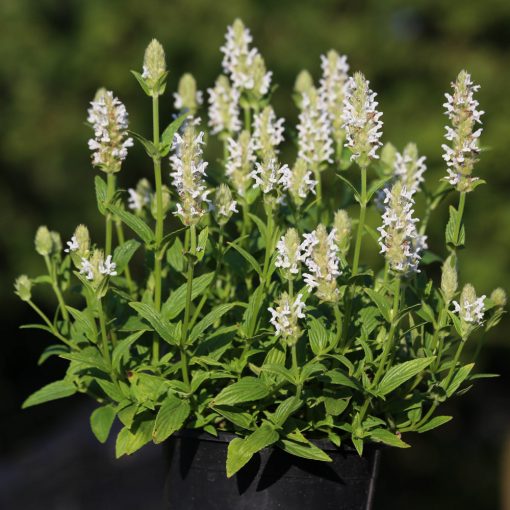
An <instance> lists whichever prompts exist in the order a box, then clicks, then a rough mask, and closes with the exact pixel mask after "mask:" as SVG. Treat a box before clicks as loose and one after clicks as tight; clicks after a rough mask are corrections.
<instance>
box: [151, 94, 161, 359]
mask: <svg viewBox="0 0 510 510" xmlns="http://www.w3.org/2000/svg"><path fill="white" fill-rule="evenodd" d="M152 135H153V143H154V145H155V146H156V147H158V146H159V142H160V139H159V138H160V137H159V97H158V96H157V95H155V96H152ZM153 162H154V182H155V186H156V227H155V230H154V238H155V244H156V246H155V248H154V307H155V309H156V310H157V311H158V312H159V311H160V309H161V287H162V279H161V260H162V258H163V254H162V253H161V250H162V247H161V243H162V241H163V220H164V215H163V183H162V177H161V158H160V157H159V156H155V157H154V158H153ZM152 361H153V363H154V364H156V363H158V362H159V337H158V335H157V334H156V333H154V337H153V340H152Z"/></svg>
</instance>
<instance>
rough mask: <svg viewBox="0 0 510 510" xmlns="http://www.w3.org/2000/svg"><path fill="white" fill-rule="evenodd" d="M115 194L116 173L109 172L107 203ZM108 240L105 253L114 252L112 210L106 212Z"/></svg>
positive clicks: (109, 202) (108, 203)
mask: <svg viewBox="0 0 510 510" xmlns="http://www.w3.org/2000/svg"><path fill="white" fill-rule="evenodd" d="M114 195H115V174H114V173H111V172H109V173H108V174H107V176H106V204H107V205H110V204H111V202H112V199H113V197H114ZM105 221H106V229H105V230H106V240H105V243H104V250H105V254H106V255H107V256H108V255H111V254H112V238H113V230H112V224H113V215H112V213H111V212H110V211H107V212H106V219H105Z"/></svg>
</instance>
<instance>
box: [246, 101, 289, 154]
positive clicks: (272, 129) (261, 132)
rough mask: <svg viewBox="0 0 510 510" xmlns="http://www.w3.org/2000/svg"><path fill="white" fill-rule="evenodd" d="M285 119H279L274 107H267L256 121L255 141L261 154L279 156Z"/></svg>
mask: <svg viewBox="0 0 510 510" xmlns="http://www.w3.org/2000/svg"><path fill="white" fill-rule="evenodd" d="M284 122H285V120H284V119H278V118H277V117H276V114H275V112H274V110H273V107H272V106H266V107H265V108H264V109H263V110H262V111H261V112H260V113H259V114H258V115H256V116H255V119H254V130H253V141H254V145H255V150H257V151H259V152H260V153H261V154H273V153H274V154H278V145H280V144H281V143H282V142H283V131H284V128H283V123H284Z"/></svg>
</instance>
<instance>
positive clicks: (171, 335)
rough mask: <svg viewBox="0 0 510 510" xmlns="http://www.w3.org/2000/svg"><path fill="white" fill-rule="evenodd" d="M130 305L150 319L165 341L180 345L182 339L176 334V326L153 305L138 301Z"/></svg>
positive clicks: (147, 319) (150, 322)
mask: <svg viewBox="0 0 510 510" xmlns="http://www.w3.org/2000/svg"><path fill="white" fill-rule="evenodd" d="M129 306H130V307H131V308H133V309H134V310H136V311H137V312H138V313H139V314H140V315H141V316H142V317H143V318H144V319H145V320H146V321H148V322H149V324H150V325H151V326H152V327H153V328H154V329H155V330H156V332H157V333H158V335H159V336H160V337H161V338H162V339H163V340H165V342H168V343H169V344H170V345H179V341H180V339H179V338H178V337H177V336H176V334H175V326H173V325H172V324H170V322H168V321H166V320H165V319H163V317H162V315H161V314H160V313H159V312H157V311H156V310H155V309H154V307H153V306H151V305H149V304H147V303H138V302H131V303H129Z"/></svg>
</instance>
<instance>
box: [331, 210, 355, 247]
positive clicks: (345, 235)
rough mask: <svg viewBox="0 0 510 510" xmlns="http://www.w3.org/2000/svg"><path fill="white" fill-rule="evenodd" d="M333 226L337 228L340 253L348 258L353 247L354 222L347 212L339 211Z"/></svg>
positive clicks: (336, 236) (336, 239) (336, 237)
mask: <svg viewBox="0 0 510 510" xmlns="http://www.w3.org/2000/svg"><path fill="white" fill-rule="evenodd" d="M333 225H334V227H335V228H334V230H335V242H336V245H337V247H338V251H339V252H340V254H341V255H342V256H343V257H346V256H347V253H348V252H349V248H350V246H351V236H352V222H351V218H349V214H348V213H347V211H345V210H344V209H339V210H338V211H337V212H336V213H335V219H334V221H333Z"/></svg>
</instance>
